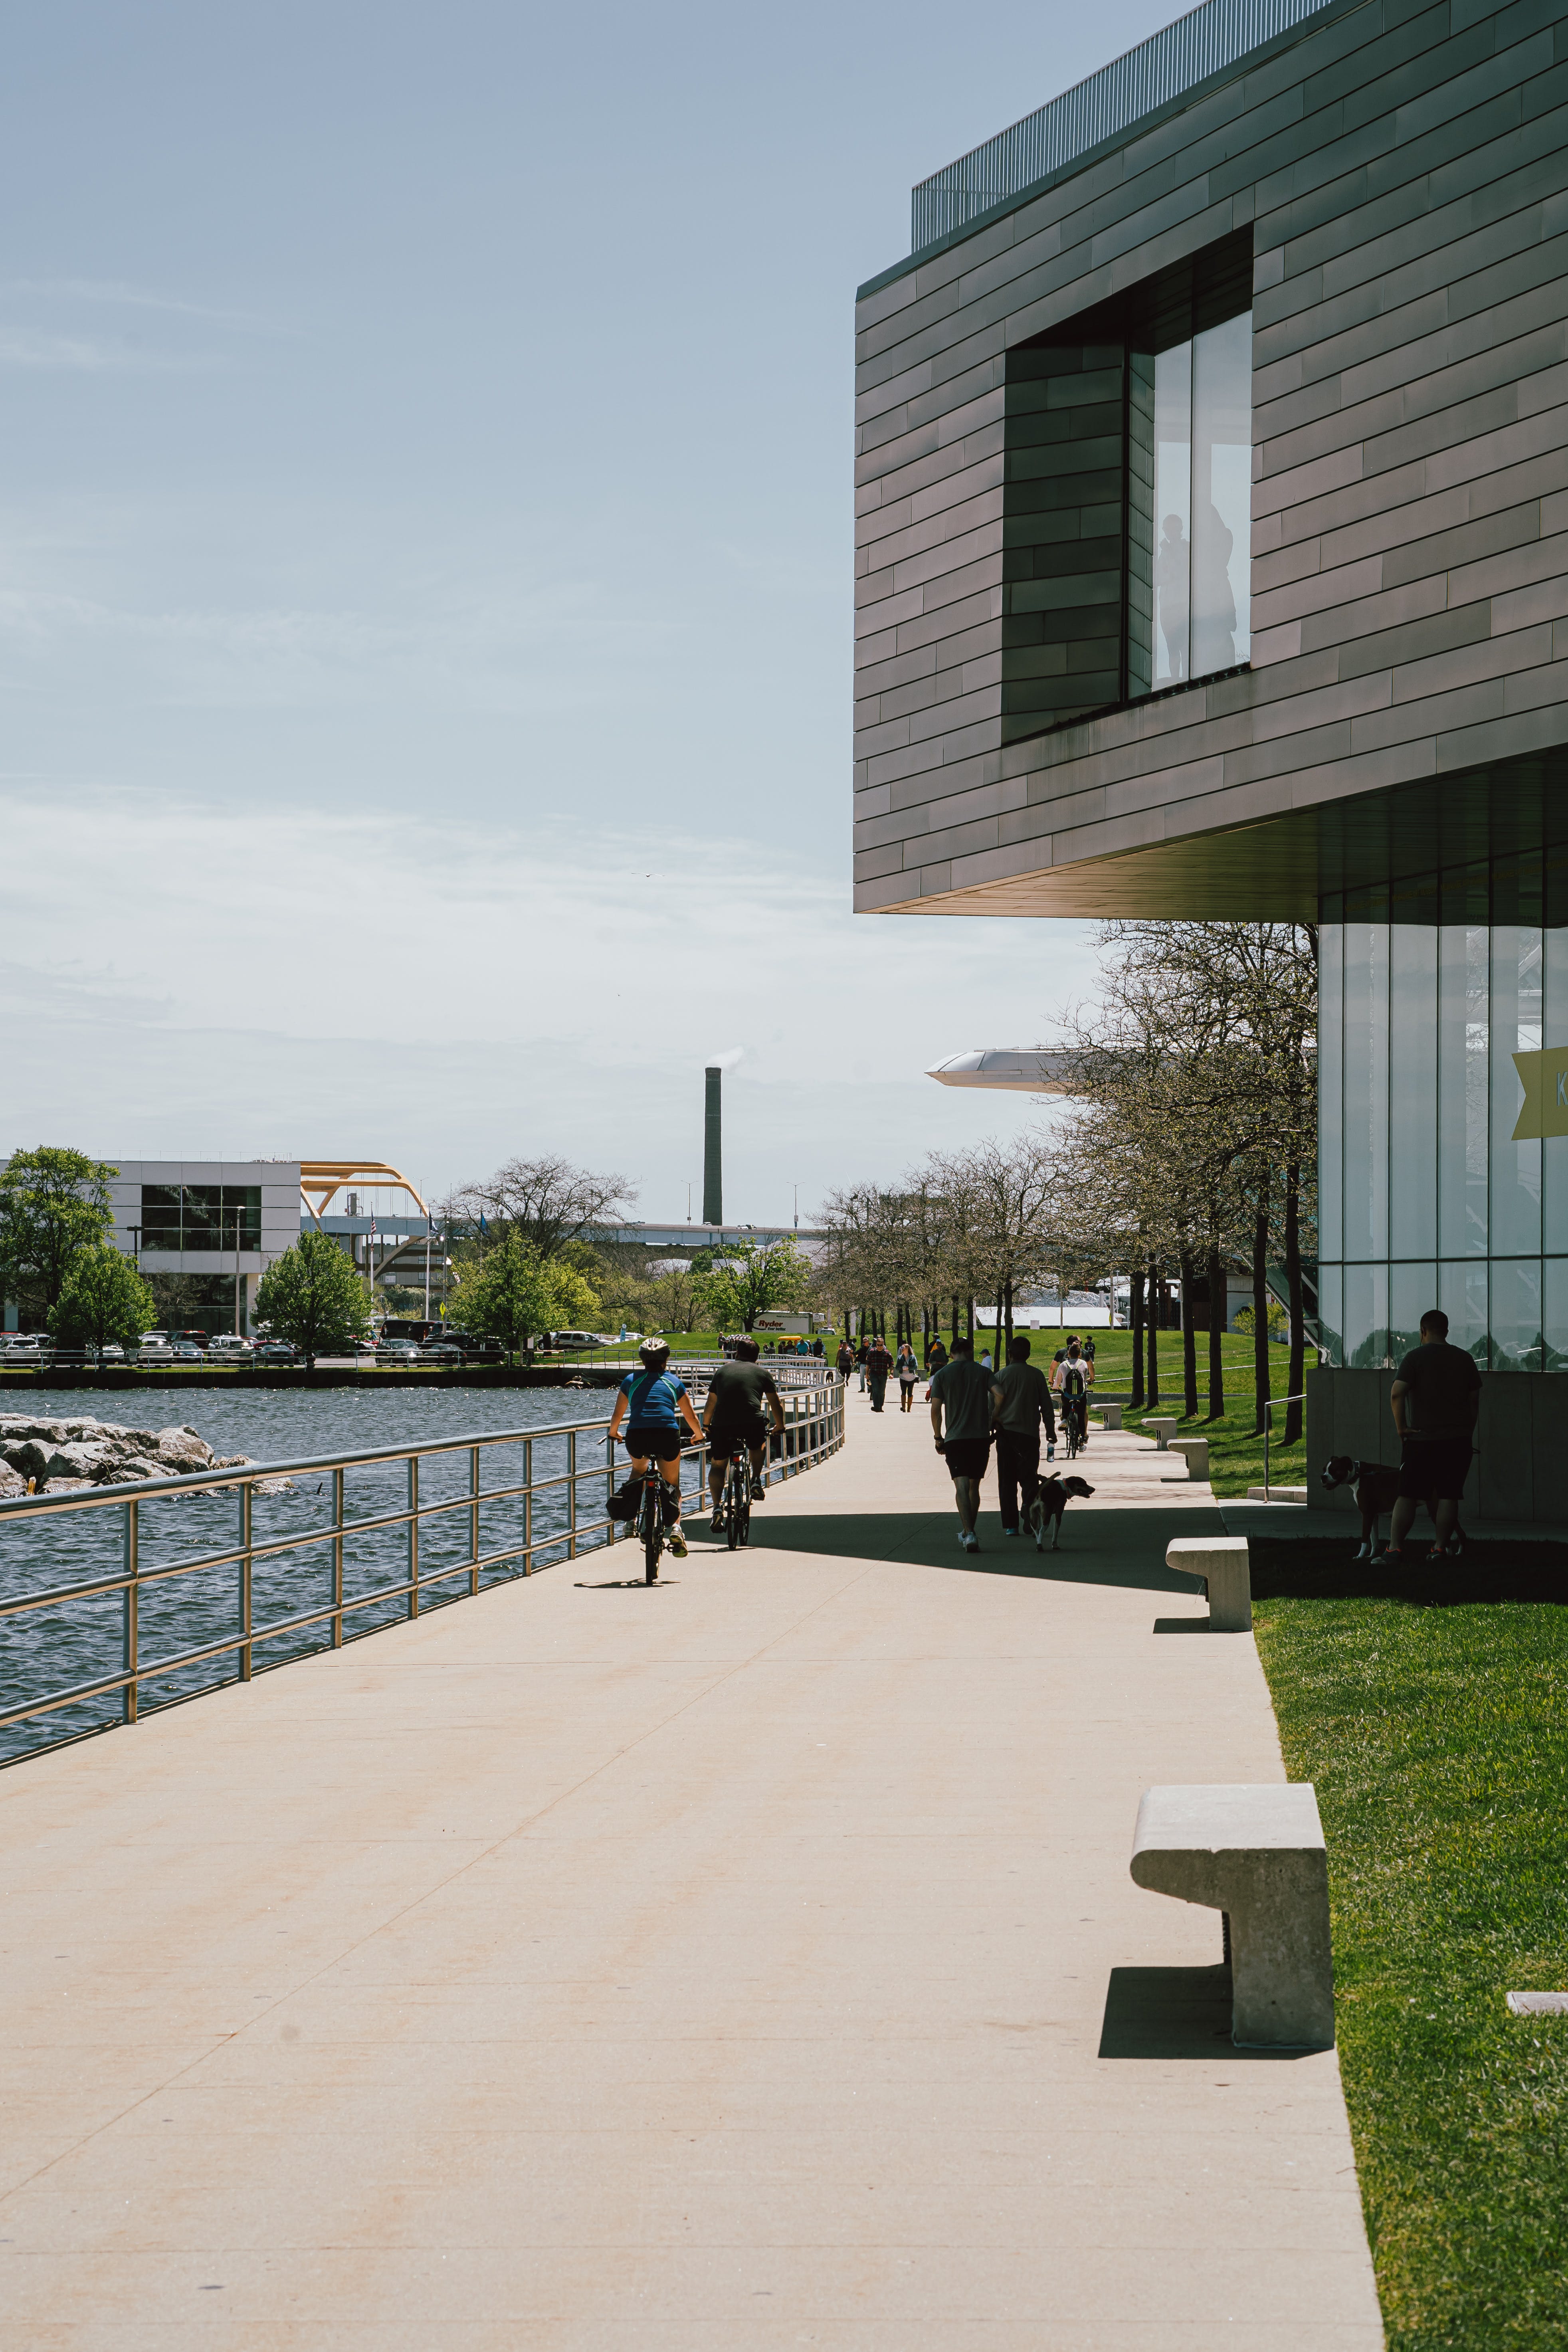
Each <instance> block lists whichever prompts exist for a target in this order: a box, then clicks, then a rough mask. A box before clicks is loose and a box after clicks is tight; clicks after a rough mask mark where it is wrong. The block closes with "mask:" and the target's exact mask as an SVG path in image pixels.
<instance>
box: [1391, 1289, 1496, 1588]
mask: <svg viewBox="0 0 1568 2352" xmlns="http://www.w3.org/2000/svg"><path fill="white" fill-rule="evenodd" d="M1390 1401H1391V1402H1392V1404H1393V1407H1394V1428H1395V1429H1396V1430H1397V1431H1398V1432H1399V1436H1400V1442H1401V1450H1400V1458H1399V1500H1398V1501H1397V1502H1396V1503H1395V1504H1394V1514H1393V1517H1392V1518H1391V1519H1390V1521H1389V1528H1388V1541H1387V1543H1386V1545H1385V1546H1384V1549H1383V1550H1382V1551H1380V1552H1378V1553H1376V1554H1375V1555H1374V1557H1373V1563H1372V1564H1373V1567H1374V1568H1388V1567H1398V1566H1402V1565H1403V1561H1404V1553H1403V1549H1402V1547H1403V1545H1404V1542H1405V1537H1406V1536H1407V1535H1408V1534H1409V1533H1410V1529H1411V1528H1412V1526H1413V1525H1414V1523H1415V1506H1416V1504H1417V1503H1425V1504H1426V1507H1427V1509H1428V1510H1429V1511H1430V1512H1431V1514H1432V1524H1433V1526H1434V1528H1436V1537H1437V1539H1436V1543H1435V1544H1434V1545H1433V1547H1432V1551H1431V1557H1432V1558H1433V1559H1438V1558H1440V1557H1441V1555H1442V1553H1443V1552H1444V1551H1445V1550H1446V1549H1447V1543H1448V1538H1449V1537H1450V1536H1451V1535H1452V1534H1453V1532H1454V1522H1455V1520H1456V1519H1457V1518H1458V1516H1459V1497H1460V1496H1461V1495H1462V1494H1463V1493H1464V1491H1465V1480H1466V1479H1467V1478H1468V1476H1469V1474H1470V1456H1471V1454H1472V1453H1473V1451H1474V1445H1473V1442H1472V1441H1473V1436H1474V1432H1475V1426H1476V1415H1477V1413H1478V1412H1479V1410H1480V1402H1481V1376H1480V1373H1479V1371H1478V1370H1477V1369H1476V1360H1475V1358H1474V1357H1473V1356H1472V1355H1470V1354H1469V1353H1468V1350H1467V1349H1464V1348H1451V1347H1450V1346H1449V1345H1448V1318H1447V1316H1446V1315H1445V1314H1444V1313H1443V1312H1442V1309H1441V1308H1440V1307H1430V1308H1428V1310H1427V1312H1426V1314H1425V1315H1423V1317H1422V1318H1421V1345H1420V1346H1419V1347H1418V1348H1412V1349H1411V1350H1410V1353H1409V1354H1408V1355H1407V1356H1406V1357H1405V1361H1404V1362H1403V1363H1402V1364H1401V1365H1400V1367H1399V1371H1398V1375H1397V1377H1396V1378H1395V1380H1394V1387H1393V1389H1392V1391H1390Z"/></svg>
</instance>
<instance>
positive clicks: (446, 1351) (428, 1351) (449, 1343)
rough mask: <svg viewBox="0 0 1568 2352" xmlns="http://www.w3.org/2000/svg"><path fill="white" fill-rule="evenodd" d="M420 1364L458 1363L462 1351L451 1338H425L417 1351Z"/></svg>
mask: <svg viewBox="0 0 1568 2352" xmlns="http://www.w3.org/2000/svg"><path fill="white" fill-rule="evenodd" d="M416 1352H417V1354H418V1357H419V1360H420V1362H421V1363H422V1364H460V1363H461V1362H462V1360H463V1351H462V1349H461V1348H459V1347H458V1345H457V1343H456V1342H455V1341H454V1340H451V1339H426V1342H425V1345H424V1346H423V1347H422V1348H420V1349H418V1350H417V1351H416Z"/></svg>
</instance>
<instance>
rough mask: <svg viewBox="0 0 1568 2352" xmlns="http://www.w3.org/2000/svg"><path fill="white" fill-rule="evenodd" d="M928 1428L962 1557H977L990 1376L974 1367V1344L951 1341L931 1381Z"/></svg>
mask: <svg viewBox="0 0 1568 2352" xmlns="http://www.w3.org/2000/svg"><path fill="white" fill-rule="evenodd" d="M944 1419H945V1422H946V1433H945V1435H944V1433H943V1421H944ZM931 1434H932V1436H933V1437H934V1438H935V1440H936V1450H937V1452H938V1453H939V1454H942V1456H943V1457H944V1459H945V1460H946V1463H947V1468H948V1475H949V1476H950V1477H951V1478H952V1492H953V1499H954V1501H955V1502H956V1503H957V1505H958V1540H959V1542H960V1543H961V1544H962V1545H963V1549H964V1550H965V1551H978V1550H979V1549H980V1538H979V1537H978V1536H977V1535H976V1534H975V1532H974V1522H975V1520H976V1519H977V1518H978V1517H979V1516H980V1481H981V1480H982V1478H984V1475H985V1469H986V1465H987V1464H988V1463H989V1461H990V1459H991V1374H990V1372H989V1371H988V1370H986V1368H985V1367H984V1365H983V1364H977V1363H976V1362H975V1360H974V1342H973V1339H955V1340H954V1341H953V1343H952V1358H951V1359H950V1360H949V1361H948V1362H947V1363H945V1364H944V1365H943V1366H942V1370H941V1371H940V1372H938V1373H936V1375H935V1376H934V1378H933V1379H932V1381H931Z"/></svg>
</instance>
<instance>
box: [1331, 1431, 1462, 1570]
mask: <svg viewBox="0 0 1568 2352" xmlns="http://www.w3.org/2000/svg"><path fill="white" fill-rule="evenodd" d="M1320 1484H1321V1486H1323V1488H1324V1490H1325V1491H1326V1492H1327V1493H1328V1494H1332V1493H1333V1491H1334V1489H1335V1487H1336V1486H1350V1487H1352V1489H1353V1490H1354V1494H1355V1499H1356V1507H1357V1509H1358V1510H1359V1511H1360V1513H1361V1549H1360V1550H1359V1551H1358V1552H1357V1554H1356V1558H1357V1559H1371V1558H1372V1555H1373V1547H1374V1546H1375V1544H1376V1541H1377V1523H1378V1520H1379V1519H1380V1518H1381V1517H1382V1516H1383V1514H1384V1511H1392V1510H1393V1508H1394V1505H1395V1503H1396V1502H1397V1501H1398V1500H1399V1473H1398V1471H1397V1470H1391V1469H1390V1468H1389V1467H1388V1465H1387V1464H1386V1463H1385V1462H1355V1461H1352V1458H1351V1456H1350V1455H1349V1454H1334V1455H1333V1456H1332V1458H1331V1460H1330V1461H1328V1462H1326V1463H1325V1464H1324V1465H1323V1470H1322V1475H1321V1481H1320ZM1424 1507H1425V1508H1426V1510H1428V1511H1430V1509H1431V1505H1430V1504H1429V1503H1428V1504H1426V1505H1425V1506H1424ZM1466 1541H1467V1538H1466V1535H1465V1531H1464V1529H1463V1528H1462V1527H1460V1525H1459V1523H1458V1519H1456V1520H1455V1522H1454V1532H1453V1534H1452V1535H1451V1536H1450V1537H1449V1538H1448V1549H1449V1551H1450V1552H1451V1553H1452V1554H1454V1555H1455V1556H1456V1557H1457V1556H1458V1553H1460V1552H1462V1551H1463V1550H1464V1549H1465V1544H1466Z"/></svg>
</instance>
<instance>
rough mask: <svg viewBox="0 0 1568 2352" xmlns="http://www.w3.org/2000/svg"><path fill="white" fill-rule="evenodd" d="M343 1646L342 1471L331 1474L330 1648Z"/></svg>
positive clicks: (339, 1467) (340, 1468)
mask: <svg viewBox="0 0 1568 2352" xmlns="http://www.w3.org/2000/svg"><path fill="white" fill-rule="evenodd" d="M342 1646H343V1470H342V1465H341V1464H340V1465H339V1466H338V1467H337V1469H335V1470H334V1471H333V1473H332V1647H333V1649H334V1650H341V1649H342Z"/></svg>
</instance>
